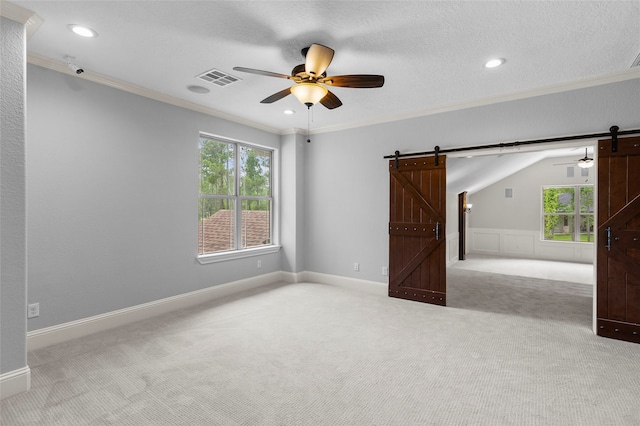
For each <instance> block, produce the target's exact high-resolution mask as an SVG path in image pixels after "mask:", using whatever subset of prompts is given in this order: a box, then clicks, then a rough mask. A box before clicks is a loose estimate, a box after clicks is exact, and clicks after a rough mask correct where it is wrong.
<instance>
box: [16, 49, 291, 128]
mask: <svg viewBox="0 0 640 426" xmlns="http://www.w3.org/2000/svg"><path fill="white" fill-rule="evenodd" d="M27 62H29V63H30V64H33V65H38V66H41V67H44V68H48V69H50V70H53V71H58V72H61V73H63V74H69V75H73V76H74V77H77V78H82V79H84V80H89V81H92V82H94V83H99V84H102V85H105V86H109V87H113V88H114V89H118V90H123V91H125V92H129V93H133V94H135V95H139V96H143V97H145V98H149V99H153V100H156V101H160V102H164V103H166V104H170V105H174V106H177V107H180V108H185V109H189V110H192V111H196V112H200V113H202V114H207V115H210V116H213V117H217V118H222V119H224V120H227V121H232V122H234V123H238V124H242V125H245V126H249V127H253V128H255V129H259V130H263V131H265V132H268V133H273V134H277V135H279V134H281V131H280V130H279V129H276V128H275V127H270V126H264V125H262V124H259V123H255V122H253V121H249V120H244V119H242V118H239V117H236V116H234V115H231V114H227V113H224V112H221V111H218V110H215V109H213V108H207V107H205V106H202V105H198V104H196V103H193V102H189V101H185V100H183V99H179V98H176V97H173V96H169V95H165V94H164V93H160V92H156V91H154V90H150V89H147V88H145V87H142V86H138V85H135V84H131V83H127V82H126V81H122V80H118V79H116V78H112V77H108V76H106V75H103V74H99V73H96V72H93V71H90V70H85V72H83V73H82V74H79V75H76V74H75V73H73V72H71V71H70V70H69V68H68V67H67V64H66V63H64V62H62V61H58V60H55V59H51V58H48V57H46V56H42V55H38V54H35V53H29V54H28V55H27Z"/></svg>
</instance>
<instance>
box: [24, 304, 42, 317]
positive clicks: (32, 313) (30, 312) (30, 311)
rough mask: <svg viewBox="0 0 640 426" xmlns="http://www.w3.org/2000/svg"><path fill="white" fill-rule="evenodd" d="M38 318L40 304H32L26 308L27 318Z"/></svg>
mask: <svg viewBox="0 0 640 426" xmlns="http://www.w3.org/2000/svg"><path fill="white" fill-rule="evenodd" d="M39 316H40V304H39V303H32V304H30V305H29V306H28V308H27V318H37V317H39Z"/></svg>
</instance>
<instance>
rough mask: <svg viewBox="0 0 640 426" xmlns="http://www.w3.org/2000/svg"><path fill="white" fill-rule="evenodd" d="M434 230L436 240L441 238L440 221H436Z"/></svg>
mask: <svg viewBox="0 0 640 426" xmlns="http://www.w3.org/2000/svg"><path fill="white" fill-rule="evenodd" d="M434 231H436V240H439V239H440V222H436V227H435V229H434Z"/></svg>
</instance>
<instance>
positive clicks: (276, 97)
mask: <svg viewBox="0 0 640 426" xmlns="http://www.w3.org/2000/svg"><path fill="white" fill-rule="evenodd" d="M290 94H291V88H290V87H287V88H286V89H284V90H281V91H279V92H278V93H274V94H273V95H271V96H269V97H267V98H264V99H263V100H261V101H260V103H261V104H270V103H273V102H275V101H279V100H280V99H282V98H284V97H285V96H287V95H290Z"/></svg>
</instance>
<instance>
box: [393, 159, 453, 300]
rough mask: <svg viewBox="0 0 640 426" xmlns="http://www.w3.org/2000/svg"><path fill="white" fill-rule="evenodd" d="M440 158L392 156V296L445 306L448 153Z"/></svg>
mask: <svg viewBox="0 0 640 426" xmlns="http://www.w3.org/2000/svg"><path fill="white" fill-rule="evenodd" d="M435 163H436V161H435V157H421V158H411V159H400V160H398V161H397V164H396V160H391V161H389V174H390V183H391V186H390V212H389V296H391V297H398V298H401V299H408V300H415V301H420V302H426V303H433V304H436V305H443V306H445V305H446V303H447V298H446V296H447V286H446V243H445V235H446V228H445V218H446V216H445V213H446V167H445V164H446V158H445V157H444V156H439V157H438V161H437V163H438V164H437V165H436V164H435ZM396 166H397V167H396Z"/></svg>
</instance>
